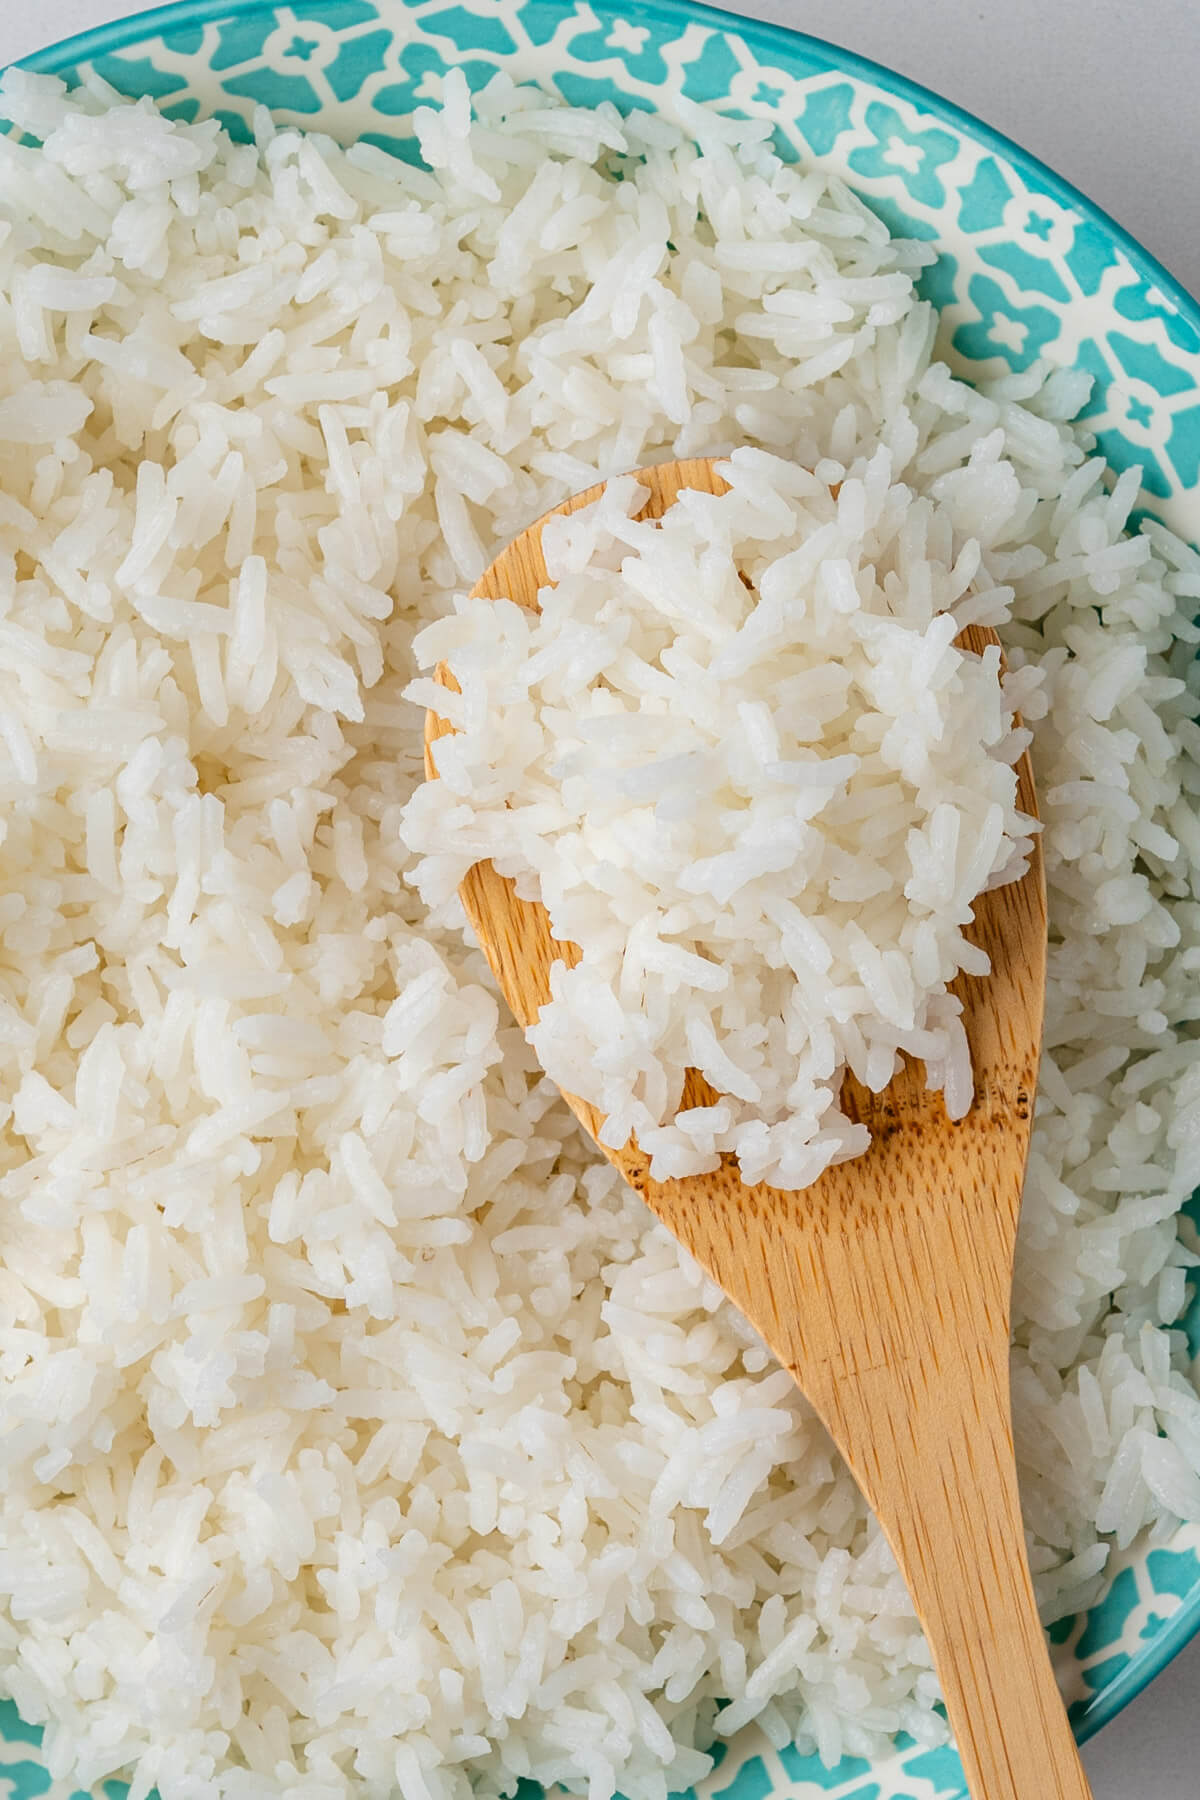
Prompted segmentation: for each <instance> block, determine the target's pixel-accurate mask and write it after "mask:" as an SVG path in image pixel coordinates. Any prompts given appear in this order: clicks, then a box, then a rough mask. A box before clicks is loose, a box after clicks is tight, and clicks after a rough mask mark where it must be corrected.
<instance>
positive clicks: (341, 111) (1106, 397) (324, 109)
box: [0, 0, 1200, 1800]
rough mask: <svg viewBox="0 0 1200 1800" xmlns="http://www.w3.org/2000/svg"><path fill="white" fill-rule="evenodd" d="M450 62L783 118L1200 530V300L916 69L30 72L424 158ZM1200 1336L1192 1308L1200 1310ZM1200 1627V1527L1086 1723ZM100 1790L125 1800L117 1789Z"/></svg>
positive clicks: (486, 49)
mask: <svg viewBox="0 0 1200 1800" xmlns="http://www.w3.org/2000/svg"><path fill="white" fill-rule="evenodd" d="M451 64H457V65H459V66H461V67H462V68H463V69H464V70H465V71H466V74H467V79H468V81H469V82H470V83H471V85H472V86H474V87H478V86H481V85H482V84H483V83H484V82H486V81H487V80H489V79H490V77H491V76H492V74H493V73H494V72H495V71H496V70H497V69H506V70H508V71H509V72H511V73H512V74H513V75H514V76H515V77H516V78H517V79H520V80H529V81H538V82H541V83H543V84H549V85H556V86H557V87H558V88H559V89H560V91H561V92H563V93H564V94H565V95H566V96H567V97H568V98H570V99H573V100H579V101H583V102H588V101H595V100H599V99H614V100H616V101H617V102H618V103H619V104H620V105H622V106H624V107H630V106H641V107H649V108H653V109H655V110H658V111H661V112H664V113H667V114H671V113H676V114H677V113H678V111H679V110H680V105H679V103H680V101H681V100H682V101H684V102H686V101H689V100H693V101H694V100H704V101H711V102H713V103H715V104H716V105H718V106H720V107H722V108H724V109H725V110H728V111H730V112H733V113H737V114H740V115H753V116H765V117H769V118H770V119H771V120H772V121H773V123H774V125H775V127H776V132H777V140H778V142H779V144H780V146H781V148H782V149H783V150H784V152H785V153H786V154H792V155H795V156H797V157H801V158H803V159H804V160H806V161H808V162H810V163H816V164H819V165H820V166H822V167H824V168H827V169H829V170H831V171H834V172H836V173H837V174H838V175H840V176H842V177H843V178H844V179H845V180H847V181H848V182H849V183H850V184H851V185H852V186H853V187H854V188H856V189H857V191H858V192H859V193H861V194H862V195H863V196H864V198H866V199H867V200H868V201H869V203H870V204H871V205H872V206H874V207H875V208H876V210H877V211H878V212H880V213H881V215H882V216H883V217H884V218H885V219H886V220H887V222H888V224H889V225H890V226H891V228H892V229H893V230H894V231H898V232H900V233H903V234H907V235H911V236H916V237H921V238H923V239H926V240H931V241H934V242H935V243H936V244H937V247H938V250H939V255H938V258H937V261H936V262H935V263H934V264H933V265H932V267H931V268H929V269H928V270H927V271H926V272H925V277H924V284H923V286H924V292H925V293H926V295H927V297H928V298H930V299H931V300H933V301H935V302H936V304H937V305H938V306H939V307H940V308H941V310H942V315H943V338H942V344H943V348H944V351H945V353H946V354H948V355H949V356H951V358H952V359H953V360H955V361H956V362H957V363H958V364H959V365H960V366H962V367H963V369H964V371H965V372H966V373H968V374H970V373H972V372H979V371H981V370H982V371H984V372H988V373H990V372H994V371H999V370H1002V369H1004V368H1011V369H1022V368H1025V367H1026V366H1028V364H1029V363H1030V362H1032V361H1033V360H1034V359H1035V358H1038V357H1048V358H1050V359H1051V360H1052V361H1055V362H1059V363H1066V364H1077V365H1080V366H1082V367H1084V368H1086V369H1088V370H1089V371H1090V372H1091V373H1092V375H1093V376H1094V378H1095V389H1094V393H1093V398H1092V402H1091V404H1090V406H1089V408H1088V409H1087V411H1088V419H1089V424H1090V426H1091V428H1092V429H1093V430H1094V431H1095V432H1096V434H1097V439H1098V442H1099V446H1100V448H1101V449H1102V450H1103V451H1104V453H1105V454H1106V455H1107V456H1108V457H1109V459H1110V460H1111V461H1112V462H1113V464H1114V465H1115V466H1116V467H1118V468H1127V467H1130V466H1132V465H1133V464H1139V465H1141V467H1142V469H1143V472H1144V473H1143V481H1144V487H1145V490H1146V497H1147V504H1148V505H1149V506H1150V507H1152V509H1153V510H1154V511H1155V512H1156V513H1158V514H1159V515H1160V516H1162V517H1163V518H1165V519H1166V520H1167V522H1168V523H1170V524H1171V525H1173V526H1174V527H1175V528H1176V529H1177V530H1179V531H1181V532H1182V533H1183V534H1184V535H1185V536H1188V537H1190V538H1192V539H1193V540H1200V491H1198V490H1197V483H1198V482H1200V401H1198V400H1197V398H1196V390H1197V389H1198V388H1200V309H1198V308H1197V307H1196V306H1195V305H1194V303H1191V302H1189V301H1188V300H1187V298H1186V296H1184V295H1183V294H1182V293H1181V292H1179V291H1178V290H1175V289H1174V287H1173V284H1172V283H1171V282H1170V280H1169V278H1168V277H1166V276H1164V275H1163V273H1162V271H1161V270H1159V269H1158V268H1157V266H1156V265H1155V264H1154V263H1153V262H1152V261H1151V259H1150V258H1149V257H1148V256H1146V255H1145V254H1144V253H1143V252H1141V251H1139V250H1138V248H1137V247H1136V246H1135V245H1133V244H1132V243H1131V242H1129V241H1128V240H1126V239H1125V238H1124V236H1123V234H1122V233H1120V232H1119V231H1118V230H1117V228H1115V227H1113V226H1111V225H1110V223H1109V222H1108V221H1106V220H1105V219H1104V218H1103V217H1102V216H1101V215H1100V214H1098V213H1097V212H1096V211H1095V210H1094V209H1093V208H1091V207H1090V206H1089V204H1088V203H1087V202H1086V201H1084V200H1083V199H1082V197H1081V196H1079V195H1077V194H1074V193H1073V192H1072V191H1071V190H1070V189H1069V188H1067V187H1066V186H1065V184H1063V183H1062V182H1060V181H1059V180H1058V179H1057V178H1056V177H1054V176H1053V175H1051V174H1050V173H1049V172H1048V171H1047V170H1044V169H1042V168H1041V167H1040V166H1039V165H1037V164H1036V163H1035V162H1034V161H1033V160H1032V159H1031V158H1028V157H1026V156H1025V155H1023V153H1021V152H1020V151H1017V150H1015V149H1014V148H1013V147H1011V146H1006V145H1005V144H1004V143H1003V141H1002V140H1000V139H998V138H997V137H996V136H995V134H993V133H991V132H989V131H988V130H987V129H986V128H985V127H982V126H978V125H976V124H975V123H974V122H973V121H971V120H969V119H967V118H966V117H965V116H964V115H961V114H959V113H958V112H957V111H956V109H954V108H953V107H951V106H948V105H946V104H945V103H943V102H941V101H937V100H935V99H933V97H932V96H929V95H926V94H923V93H921V92H920V90H918V89H915V88H913V87H912V86H911V85H910V84H908V83H906V82H905V81H903V80H902V79H900V78H899V77H894V76H890V75H888V74H886V73H885V72H884V71H882V70H879V69H875V68H872V67H871V66H870V65H869V64H866V63H862V62H859V61H858V60H857V59H855V58H853V57H850V56H848V55H846V54H845V53H843V52H841V51H836V50H834V49H833V48H832V47H831V46H829V45H825V44H821V43H818V42H816V41H815V40H813V39H809V38H805V37H802V36H799V35H797V34H792V33H788V32H786V31H782V30H779V29H776V28H773V27H770V26H761V25H756V24H753V23H750V22H748V21H739V20H735V19H733V18H731V17H729V16H728V15H724V14H719V13H715V12H710V11H707V10H706V9H705V8H704V7H702V6H698V5H689V4H687V3H686V0H460V3H458V4H447V0H293V3H292V4H291V5H284V4H277V3H273V0H186V3H185V4H182V5H179V6H176V7H174V8H172V9H170V10H169V11H163V12H160V13H158V14H156V15H152V16H150V17H148V18H147V17H143V18H142V19H140V20H139V19H130V20H128V21H126V22H125V23H124V24H121V25H117V26H113V27H110V28H108V29H106V30H104V31H102V32H98V33H92V34H90V36H88V37H86V38H83V39H76V40H74V41H73V42H72V43H69V44H66V45H63V46H60V47H59V48H58V49H57V50H52V51H48V52H45V53H43V54H42V55H41V56H40V57H38V58H36V59H34V66H36V67H38V68H41V69H45V70H48V71H53V72H55V73H60V74H64V75H66V76H67V77H68V78H69V79H74V78H77V77H78V75H79V73H80V72H81V70H83V69H84V68H85V67H86V68H91V69H94V70H95V71H96V72H97V73H98V74H100V75H101V76H103V78H104V79H105V80H106V81H108V82H110V83H111V84H112V85H113V86H114V87H115V88H117V89H118V90H120V91H122V92H125V93H130V94H145V93H148V94H153V95H154V96H155V97H156V98H157V99H158V101H159V103H160V104H161V105H163V106H164V108H165V109H166V110H167V111H168V112H170V113H172V114H173V115H176V116H180V117H184V118H193V117H196V116H198V115H199V114H200V113H210V114H215V115H216V116H218V117H219V118H221V119H222V121H223V122H224V123H225V124H226V125H227V126H228V127H229V128H230V129H231V130H234V131H236V132H238V133H239V134H241V135H243V136H244V135H245V134H246V125H247V121H248V120H249V118H250V117H251V115H252V112H253V109H254V107H255V105H258V104H262V105H266V106H269V107H270V108H271V109H272V110H273V111H275V112H276V113H277V114H278V115H280V116H282V117H283V118H284V119H286V120H289V121H291V122H292V123H295V124H299V125H306V126H313V125H316V126H318V127H319V128H320V129H321V130H323V131H327V132H329V133H331V134H332V135H333V136H335V137H339V138H341V139H343V140H345V141H349V140H352V139H355V138H361V137H366V138H368V139H370V141H372V142H374V143H378V144H381V145H383V146H385V147H387V148H389V149H394V150H398V151H401V152H407V153H408V154H410V155H411V154H412V140H411V136H410V133H409V131H408V126H407V117H406V115H407V114H409V113H410V112H411V110H412V108H413V107H414V106H415V105H418V104H419V103H420V102H421V101H423V100H428V99H433V98H436V97H437V95H438V92H439V89H440V82H441V78H442V76H443V74H444V73H445V71H446V69H447V68H448V67H449V66H450V65H451ZM1191 1325H1192V1328H1193V1329H1194V1331H1195V1333H1196V1339H1197V1342H1198V1343H1200V1309H1198V1310H1197V1316H1196V1317H1195V1318H1194V1319H1193V1320H1192V1321H1191ZM1197 1625H1200V1528H1197V1527H1192V1526H1182V1527H1180V1528H1179V1530H1178V1531H1177V1532H1176V1533H1175V1535H1174V1538H1173V1539H1172V1541H1171V1542H1170V1543H1169V1544H1167V1545H1165V1546H1159V1547H1157V1548H1155V1549H1153V1550H1149V1551H1147V1550H1145V1549H1143V1550H1141V1551H1140V1552H1139V1551H1134V1552H1133V1553H1131V1554H1130V1555H1129V1556H1128V1557H1126V1558H1125V1559H1124V1561H1123V1566H1121V1567H1120V1568H1119V1569H1118V1570H1117V1571H1116V1572H1115V1575H1114V1580H1113V1583H1112V1585H1111V1588H1110V1592H1109V1595H1108V1597H1107V1599H1106V1600H1104V1601H1103V1602H1102V1603H1101V1604H1100V1605H1098V1606H1097V1607H1095V1608H1093V1610H1092V1611H1091V1613H1090V1614H1089V1615H1088V1616H1087V1617H1086V1618H1082V1619H1078V1620H1074V1621H1067V1622H1064V1623H1063V1624H1062V1625H1060V1626H1058V1627H1056V1628H1055V1629H1054V1631H1053V1632H1052V1634H1051V1637H1052V1642H1053V1644H1054V1655H1055V1658H1056V1660H1057V1663H1058V1666H1059V1671H1060V1675H1061V1679H1062V1683H1063V1687H1064V1690H1065V1692H1066V1693H1067V1695H1068V1698H1069V1699H1070V1700H1071V1702H1072V1710H1073V1716H1074V1717H1075V1719H1076V1722H1077V1726H1078V1728H1079V1729H1080V1731H1081V1732H1084V1733H1086V1732H1087V1731H1089V1730H1092V1729H1095V1728H1096V1726H1097V1725H1098V1724H1101V1723H1103V1722H1104V1721H1105V1720H1106V1719H1107V1718H1108V1717H1110V1716H1111V1715H1112V1713H1113V1712H1115V1711H1116V1710H1117V1709H1118V1708H1119V1707H1120V1706H1121V1705H1122V1704H1124V1702H1125V1701H1126V1700H1127V1699H1129V1698H1131V1697H1132V1695H1133V1694H1135V1693H1136V1692H1137V1691H1138V1690H1139V1688H1140V1687H1141V1686H1142V1685H1144V1682H1145V1681H1146V1680H1147V1679H1148V1678H1149V1676H1150V1675H1151V1674H1153V1673H1154V1671H1155V1670H1156V1669H1157V1668H1159V1667H1161V1665H1162V1663H1163V1662H1164V1661H1165V1660H1166V1659H1167V1658H1168V1657H1169V1655H1170V1654H1172V1652H1173V1651H1174V1650H1175V1649H1177V1648H1179V1647H1180V1645H1182V1644H1183V1643H1184V1642H1186V1641H1187V1638H1188V1637H1190V1636H1191V1635H1192V1633H1193V1631H1194V1630H1195V1629H1196V1627H1197ZM0 1787H2V1788H3V1789H5V1790H7V1793H8V1794H9V1795H10V1796H11V1797H12V1800H35V1797H37V1796H43V1795H44V1796H46V1797H47V1800H87V1797H86V1796H83V1795H77V1794H75V1793H74V1790H73V1787H72V1784H71V1782H70V1781H69V1780H64V1779H56V1778H52V1777H51V1775H50V1773H49V1771H48V1769H47V1768H46V1766H45V1763H44V1762H43V1760H42V1756H41V1752H40V1732H38V1731H37V1730H36V1729H34V1728H32V1727H30V1726H28V1725H26V1724H24V1723H23V1722H22V1721H21V1720H20V1719H18V1717H17V1715H16V1712H15V1710H14V1709H13V1708H12V1706H11V1705H8V1704H0ZM106 1787H107V1789H108V1791H109V1800H115V1796H116V1795H117V1794H118V1793H119V1791H120V1790H119V1788H118V1787H117V1786H116V1784H106ZM767 1796H772V1797H773V1800H822V1797H824V1800H967V1796H966V1789H965V1787H964V1785H963V1779H962V1771H961V1768H960V1765H959V1762H958V1759H957V1756H956V1755H955V1753H954V1751H953V1750H952V1749H951V1748H949V1747H943V1748H940V1749H935V1750H927V1749H926V1750H923V1749H921V1748H920V1747H919V1746H916V1745H914V1744H912V1743H911V1742H903V1741H901V1742H898V1743H897V1745H896V1749H895V1754H894V1755H893V1756H892V1757H890V1758H889V1759H888V1760H887V1761H886V1763H878V1764H875V1765H869V1764H867V1763H866V1762H864V1761H862V1760H861V1759H857V1758H848V1759H846V1760H844V1761H843V1762H842V1763H841V1764H839V1765H838V1767H837V1768H835V1769H826V1768H823V1767H822V1766H821V1764H820V1762H819V1761H818V1760H817V1759H816V1758H815V1757H805V1756H801V1755H800V1754H799V1753H797V1752H796V1751H792V1750H783V1751H779V1752H776V1751H775V1750H773V1749H772V1748H771V1747H770V1746H769V1745H767V1744H766V1743H765V1741H764V1740H763V1739H762V1737H761V1735H758V1734H756V1733H754V1732H753V1731H750V1732H747V1733H744V1734H742V1735H741V1736H740V1737H739V1738H738V1739H737V1740H736V1741H735V1742H734V1743H733V1744H732V1745H731V1746H730V1747H729V1750H728V1752H727V1753H726V1755H725V1756H724V1757H723V1758H722V1760H721V1762H720V1765H719V1766H718V1768H717V1769H716V1770H715V1772H714V1773H713V1775H712V1776H710V1778H709V1780H708V1782H707V1783H706V1784H705V1786H704V1789H703V1790H702V1791H701V1794H700V1795H699V1796H696V1795H689V1796H687V1797H686V1800H766V1797H767Z"/></svg>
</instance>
